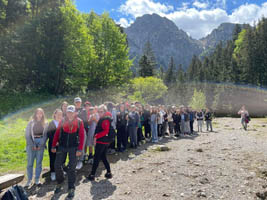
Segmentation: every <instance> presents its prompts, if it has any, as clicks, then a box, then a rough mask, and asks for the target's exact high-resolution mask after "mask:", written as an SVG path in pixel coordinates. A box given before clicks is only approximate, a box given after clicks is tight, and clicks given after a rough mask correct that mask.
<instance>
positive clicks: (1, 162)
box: [0, 119, 49, 175]
mask: <svg viewBox="0 0 267 200" xmlns="http://www.w3.org/2000/svg"><path fill="white" fill-rule="evenodd" d="M27 123H28V121H26V120H22V119H18V120H16V121H15V122H14V123H10V124H6V123H4V122H3V121H1V122H0V136H1V137H0V144H1V145H0V174H1V175H2V174H6V173H10V172H18V171H20V172H26V166H27V153H26V140H25V137H24V135H25V128H26V126H27ZM48 163H49V162H48V153H47V150H46V151H45V154H44V161H43V166H48Z"/></svg>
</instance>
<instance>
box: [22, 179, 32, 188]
mask: <svg viewBox="0 0 267 200" xmlns="http://www.w3.org/2000/svg"><path fill="white" fill-rule="evenodd" d="M31 184H32V181H31V180H28V181H27V183H26V184H25V186H24V187H25V188H28V187H30V185H31Z"/></svg>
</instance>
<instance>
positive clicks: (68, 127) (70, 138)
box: [51, 105, 85, 198]
mask: <svg viewBox="0 0 267 200" xmlns="http://www.w3.org/2000/svg"><path fill="white" fill-rule="evenodd" d="M84 135H85V134H84V125H83V121H82V120H81V119H80V118H78V117H77V113H76V111H75V107H74V106H73V105H70V106H68V108H67V117H66V118H65V119H64V120H62V121H61V122H60V123H59V125H58V127H57V130H56V133H55V136H54V139H53V143H52V149H51V151H52V152H53V153H56V161H55V171H56V180H57V186H56V189H55V194H57V193H59V192H61V190H62V184H63V182H64V175H63V168H62V163H63V161H64V160H65V158H66V156H67V155H68V157H69V164H68V170H67V175H68V196H67V197H68V198H73V197H74V192H75V181H76V172H75V167H76V164H77V159H78V157H80V156H81V155H82V151H83V146H84V139H85V138H84ZM57 144H58V146H57Z"/></svg>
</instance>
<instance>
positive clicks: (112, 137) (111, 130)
mask: <svg viewBox="0 0 267 200" xmlns="http://www.w3.org/2000/svg"><path fill="white" fill-rule="evenodd" d="M115 136H116V131H115V129H114V128H113V126H111V125H110V127H109V132H108V135H107V139H108V142H109V143H112V142H114V141H115Z"/></svg>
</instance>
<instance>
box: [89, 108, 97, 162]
mask: <svg viewBox="0 0 267 200" xmlns="http://www.w3.org/2000/svg"><path fill="white" fill-rule="evenodd" d="M89 110H90V116H89V120H88V123H89V131H88V138H87V146H88V148H89V156H88V162H89V163H91V162H92V161H93V160H92V159H93V147H94V135H95V129H96V125H97V122H98V120H99V114H98V112H97V108H96V107H90V108H89Z"/></svg>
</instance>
